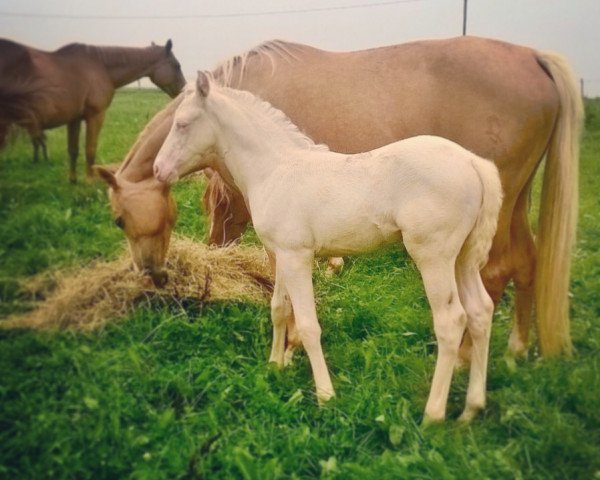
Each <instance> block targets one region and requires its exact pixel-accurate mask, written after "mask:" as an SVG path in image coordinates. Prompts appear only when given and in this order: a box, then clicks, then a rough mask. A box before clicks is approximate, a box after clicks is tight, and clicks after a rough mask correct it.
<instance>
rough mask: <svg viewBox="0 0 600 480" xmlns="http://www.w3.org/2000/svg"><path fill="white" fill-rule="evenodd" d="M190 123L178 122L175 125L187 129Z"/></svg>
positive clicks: (179, 128) (178, 128)
mask: <svg viewBox="0 0 600 480" xmlns="http://www.w3.org/2000/svg"><path fill="white" fill-rule="evenodd" d="M188 125H189V123H187V122H177V123H176V124H175V126H176V127H177V130H185V129H186V128H187V127H188Z"/></svg>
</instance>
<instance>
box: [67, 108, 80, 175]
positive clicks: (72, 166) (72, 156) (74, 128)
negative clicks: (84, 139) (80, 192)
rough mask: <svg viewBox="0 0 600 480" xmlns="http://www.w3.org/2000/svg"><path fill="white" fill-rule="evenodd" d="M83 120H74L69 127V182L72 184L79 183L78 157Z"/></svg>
mask: <svg viewBox="0 0 600 480" xmlns="http://www.w3.org/2000/svg"><path fill="white" fill-rule="evenodd" d="M80 130H81V120H73V121H72V122H70V123H69V124H68V125H67V137H68V148H69V180H70V181H71V183H75V182H76V181H77V156H78V155H79V131H80Z"/></svg>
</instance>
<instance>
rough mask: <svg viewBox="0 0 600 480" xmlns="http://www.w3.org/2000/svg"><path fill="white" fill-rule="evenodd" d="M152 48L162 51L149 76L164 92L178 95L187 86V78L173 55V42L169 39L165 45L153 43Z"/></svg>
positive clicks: (173, 95) (174, 95)
mask: <svg viewBox="0 0 600 480" xmlns="http://www.w3.org/2000/svg"><path fill="white" fill-rule="evenodd" d="M152 48H156V49H160V52H159V59H158V61H157V62H156V63H155V64H154V66H153V68H152V71H151V72H150V74H149V75H148V76H149V77H150V80H152V83H154V84H155V85H156V86H157V87H158V88H160V89H161V90H162V91H163V92H165V93H166V94H167V95H169V96H170V97H176V96H177V95H178V94H179V92H181V90H182V89H183V87H184V86H185V78H184V76H183V73H182V72H181V65H180V64H179V62H178V61H177V59H176V58H175V55H173V42H171V40H170V39H169V40H168V41H167V44H166V45H165V46H164V47H161V46H158V45H154V44H153V46H152Z"/></svg>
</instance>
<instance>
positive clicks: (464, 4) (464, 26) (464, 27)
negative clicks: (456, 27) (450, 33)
mask: <svg viewBox="0 0 600 480" xmlns="http://www.w3.org/2000/svg"><path fill="white" fill-rule="evenodd" d="M462 34H463V36H464V35H466V34H467V0H464V1H463V30H462Z"/></svg>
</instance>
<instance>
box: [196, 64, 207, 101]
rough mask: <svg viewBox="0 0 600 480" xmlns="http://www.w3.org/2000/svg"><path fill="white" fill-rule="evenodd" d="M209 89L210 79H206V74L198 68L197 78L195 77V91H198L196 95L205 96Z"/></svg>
mask: <svg viewBox="0 0 600 480" xmlns="http://www.w3.org/2000/svg"><path fill="white" fill-rule="evenodd" d="M209 90H210V81H209V80H208V75H207V74H206V73H204V72H201V71H200V70H198V78H197V79H196V91H197V92H198V95H200V96H201V97H203V98H206V97H208V92H209Z"/></svg>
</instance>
